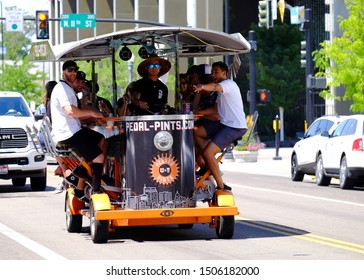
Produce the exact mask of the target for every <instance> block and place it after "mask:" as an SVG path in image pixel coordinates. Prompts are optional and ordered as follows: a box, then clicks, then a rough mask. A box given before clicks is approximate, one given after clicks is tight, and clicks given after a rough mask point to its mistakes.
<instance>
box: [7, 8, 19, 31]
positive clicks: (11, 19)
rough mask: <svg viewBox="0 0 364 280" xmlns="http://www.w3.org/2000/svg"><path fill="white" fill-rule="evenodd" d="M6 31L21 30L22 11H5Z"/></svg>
mask: <svg viewBox="0 0 364 280" xmlns="http://www.w3.org/2000/svg"><path fill="white" fill-rule="evenodd" d="M6 31H9V32H11V31H23V13H22V11H7V12H6Z"/></svg>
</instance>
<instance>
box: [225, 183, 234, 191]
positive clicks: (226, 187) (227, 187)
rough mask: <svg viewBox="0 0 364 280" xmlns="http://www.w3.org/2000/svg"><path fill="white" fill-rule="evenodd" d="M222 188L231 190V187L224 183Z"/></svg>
mask: <svg viewBox="0 0 364 280" xmlns="http://www.w3.org/2000/svg"><path fill="white" fill-rule="evenodd" d="M224 190H227V191H231V190H232V188H231V187H229V186H227V185H225V184H224Z"/></svg>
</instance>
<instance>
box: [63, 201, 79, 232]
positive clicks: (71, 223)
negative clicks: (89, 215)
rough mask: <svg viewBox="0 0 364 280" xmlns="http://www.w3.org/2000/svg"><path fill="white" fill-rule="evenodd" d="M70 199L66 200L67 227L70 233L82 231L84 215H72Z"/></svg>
mask: <svg viewBox="0 0 364 280" xmlns="http://www.w3.org/2000/svg"><path fill="white" fill-rule="evenodd" d="M70 203H71V201H70V198H69V197H67V199H66V226H67V231H68V232H81V231H82V215H72V214H71V210H70V208H71V207H70Z"/></svg>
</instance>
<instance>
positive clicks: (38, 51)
mask: <svg viewBox="0 0 364 280" xmlns="http://www.w3.org/2000/svg"><path fill="white" fill-rule="evenodd" d="M29 59H30V60H31V61H37V60H41V61H42V60H54V54H53V52H52V48H51V46H50V44H49V42H48V41H41V42H33V43H32V46H31V47H30V53H29Z"/></svg>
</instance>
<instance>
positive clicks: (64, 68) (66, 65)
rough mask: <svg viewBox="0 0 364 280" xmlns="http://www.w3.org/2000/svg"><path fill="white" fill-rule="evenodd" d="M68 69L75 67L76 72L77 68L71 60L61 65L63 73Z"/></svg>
mask: <svg viewBox="0 0 364 280" xmlns="http://www.w3.org/2000/svg"><path fill="white" fill-rule="evenodd" d="M70 67H75V68H76V69H77V70H78V66H77V64H76V62H74V61H73V60H67V61H66V62H65V63H63V65H62V71H65V70H66V69H67V68H70Z"/></svg>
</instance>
